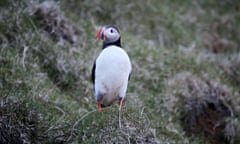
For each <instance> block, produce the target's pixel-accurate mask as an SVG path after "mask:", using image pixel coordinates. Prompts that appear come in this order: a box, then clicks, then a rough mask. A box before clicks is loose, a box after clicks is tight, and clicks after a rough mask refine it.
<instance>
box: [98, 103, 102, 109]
mask: <svg viewBox="0 0 240 144" xmlns="http://www.w3.org/2000/svg"><path fill="white" fill-rule="evenodd" d="M98 111H99V112H102V104H101V101H98Z"/></svg>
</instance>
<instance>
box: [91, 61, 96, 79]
mask: <svg viewBox="0 0 240 144" xmlns="http://www.w3.org/2000/svg"><path fill="white" fill-rule="evenodd" d="M95 69H96V61H95V62H94V64H93V67H92V83H93V84H94V83H95Z"/></svg>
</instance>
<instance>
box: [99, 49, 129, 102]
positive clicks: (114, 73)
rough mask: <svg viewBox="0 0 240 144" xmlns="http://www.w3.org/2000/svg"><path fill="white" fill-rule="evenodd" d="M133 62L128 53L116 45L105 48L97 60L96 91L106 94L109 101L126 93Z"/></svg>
mask: <svg viewBox="0 0 240 144" xmlns="http://www.w3.org/2000/svg"><path fill="white" fill-rule="evenodd" d="M130 72H131V63H130V59H129V57H128V55H127V53H126V52H125V51H124V50H123V49H121V48H119V47H116V46H109V47H107V48H105V49H104V50H103V51H102V52H101V53H100V55H99V57H98V58H97V60H96V69H95V93H102V94H104V95H105V96H104V99H106V101H107V102H109V101H113V100H115V99H117V97H118V96H119V95H121V93H125V91H126V88H127V83H128V77H129V74H130Z"/></svg>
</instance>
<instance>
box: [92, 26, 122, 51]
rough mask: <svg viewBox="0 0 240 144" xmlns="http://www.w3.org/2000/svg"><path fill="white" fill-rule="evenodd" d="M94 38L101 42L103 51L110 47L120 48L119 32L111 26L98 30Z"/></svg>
mask: <svg viewBox="0 0 240 144" xmlns="http://www.w3.org/2000/svg"><path fill="white" fill-rule="evenodd" d="M96 38H97V39H98V40H102V41H103V49H104V48H106V47H107V46H110V45H115V46H119V47H121V36H120V32H119V30H118V28H117V27H115V26H113V25H106V26H104V27H102V28H101V29H99V30H98V31H97V34H96Z"/></svg>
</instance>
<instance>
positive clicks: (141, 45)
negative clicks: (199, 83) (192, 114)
mask: <svg viewBox="0 0 240 144" xmlns="http://www.w3.org/2000/svg"><path fill="white" fill-rule="evenodd" d="M25 2H26V3H25ZM144 2H145V1H141V2H139V3H135V2H128V1H117V2H113V1H109V2H106V1H104V2H103V1H92V3H91V4H89V3H88V1H86V2H78V1H75V0H72V1H70V2H69V1H62V2H61V3H59V5H60V6H61V10H63V11H64V13H62V14H64V15H65V16H66V17H67V20H68V22H69V23H73V25H75V26H76V27H77V29H78V31H79V32H78V34H77V35H78V39H77V41H76V42H75V43H69V42H67V41H64V40H63V42H61V41H55V40H54V39H52V37H51V36H50V35H49V33H47V32H46V31H45V30H44V28H43V26H41V25H39V24H38V22H37V21H34V18H32V17H30V16H29V12H27V11H28V9H24V8H26V7H28V6H30V7H31V4H29V3H28V1H27V0H26V1H22V2H14V3H13V2H12V1H9V2H7V1H6V2H3V3H2V4H3V5H4V6H2V7H3V9H1V11H2V12H1V23H0V32H1V35H0V36H1V49H0V51H1V54H0V63H1V69H0V73H1V75H0V76H1V81H0V88H1V102H2V103H4V102H5V101H10V103H13V105H11V106H10V108H9V109H8V110H5V111H4V110H2V111H1V114H3V115H4V114H8V112H9V111H10V112H11V111H13V113H14V112H15V109H16V107H17V109H18V108H20V109H23V111H24V113H27V114H26V115H29V114H31V113H33V115H34V119H33V121H37V123H36V124H35V125H36V127H35V129H36V131H39V132H38V133H36V134H35V136H33V137H23V138H22V139H25V140H26V141H31V142H36V141H39V142H42V143H46V142H48V143H61V142H67V143H70V142H72V143H74V142H76V143H77V142H83V141H84V142H85V143H90V142H96V141H97V142H101V143H104V142H110V141H112V142H114V141H119V142H126V141H128V142H131V143H136V142H142V143H196V144H200V143H206V142H205V140H203V139H202V138H199V137H187V136H186V135H185V133H184V132H183V130H182V128H181V126H180V120H179V119H180V112H181V110H178V109H179V108H180V107H181V106H180V107H178V104H177V103H175V102H174V101H175V99H176V98H175V97H174V96H173V97H170V98H168V97H167V96H169V95H174V89H175V88H176V89H177V86H173V88H172V87H170V86H169V85H168V84H167V83H168V82H171V81H174V77H176V75H178V74H179V73H180V74H182V73H191V74H192V75H194V76H195V77H199V78H200V79H201V78H202V77H207V79H210V81H211V80H212V81H218V82H219V83H220V84H222V85H227V87H230V89H231V91H232V93H234V92H235V93H236V94H235V95H236V97H234V96H232V97H231V98H233V99H235V100H236V102H235V103H236V105H239V101H240V100H239V98H237V97H238V96H239V94H238V93H237V91H239V89H238V87H237V86H236V85H235V83H233V82H232V81H231V79H228V75H227V74H226V73H225V71H224V69H222V67H220V66H221V65H222V64H225V59H227V57H231V56H232V55H233V53H234V52H239V50H238V48H239V42H238V40H239V39H240V37H239V36H238V35H237V34H238V33H239V24H238V23H239V22H238V21H239V19H237V17H238V18H239V16H238V15H237V14H235V11H234V9H231V2H226V3H224V2H223V3H218V4H217V2H215V3H214V2H213V3H211V2H207V1H206V2H204V1H203V2H201V3H198V2H195V1H193V2H192V1H187V0H186V1H184V2H181V3H180V2H178V1H171V2H170V1H167V0H166V1H165V0H163V1H161V2H159V1H152V2H147V3H146V4H144ZM223 6H224V7H225V6H227V8H228V9H230V10H231V11H230V10H229V11H228V12H226V11H222V9H221V7H223ZM123 9H124V10H123ZM224 16H225V17H224ZM222 17H224V18H226V19H227V21H230V24H228V25H227V28H226V29H224V30H222V29H221V27H224V26H225V23H224V22H222V21H224V20H225V19H224V18H222ZM3 20H4V21H3ZM6 23H8V25H6ZM107 23H113V24H117V25H118V26H119V28H120V29H121V32H122V41H123V46H124V49H126V51H127V52H128V53H129V55H130V57H131V59H132V62H133V76H132V78H131V81H130V83H129V89H128V94H127V100H126V103H125V106H124V108H123V110H122V113H121V114H122V115H121V120H122V128H121V129H119V123H118V121H119V118H118V111H117V107H116V106H113V107H110V108H107V109H105V110H104V112H103V113H98V112H97V111H96V102H95V101H94V99H93V96H92V95H93V93H92V84H91V81H90V73H91V65H92V63H93V61H94V59H95V57H96V56H97V54H98V52H99V51H100V49H97V48H98V47H100V44H98V43H97V41H96V40H95V38H94V34H95V31H96V27H97V26H99V25H104V24H107ZM213 24H215V25H217V26H216V27H217V28H216V30H214V29H213V28H212V25H213ZM219 29H220V30H219ZM233 29H234V30H233ZM211 30H212V31H211ZM225 30H226V31H225ZM229 31H230V32H231V34H229ZM213 33H214V34H215V33H216V34H217V35H219V36H220V37H222V38H225V39H227V41H230V42H229V43H230V44H226V47H227V48H223V50H222V49H221V50H220V54H213V53H212V52H211V50H212V47H211V41H210V40H209V39H211V37H212V35H213ZM226 34H228V35H226ZM209 41H210V42H209ZM209 43H210V44H209ZM191 45H192V47H191ZM194 45H195V46H194ZM209 45H210V46H209ZM229 45H230V46H231V47H232V48H233V49H231V50H229V49H228V47H230V46H229ZM207 47H210V48H209V49H207ZM237 76H239V75H237ZM173 83H174V82H173ZM176 83H177V81H176ZM12 101H13V102H12ZM14 101H15V102H14ZM14 103H21V104H22V105H20V106H19V105H15V104H14ZM172 105H176V106H172ZM179 105H181V104H179ZM172 107H174V108H172ZM17 113H19V112H17ZM237 115H239V114H237ZM20 117H23V118H25V115H20ZM31 120H32V119H30V120H29V121H27V122H25V121H22V120H21V119H20V120H19V121H21V122H22V123H23V125H24V127H26V128H28V127H31V126H30V125H31ZM237 120H238V121H239V119H237ZM16 123H17V122H16ZM14 124H15V123H13V124H9V125H14ZM16 125H17V124H16ZM6 129H7V128H6ZM16 129H18V127H16ZM41 132H44V133H41ZM26 135H27V134H26ZM16 137H17V136H16Z"/></svg>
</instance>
